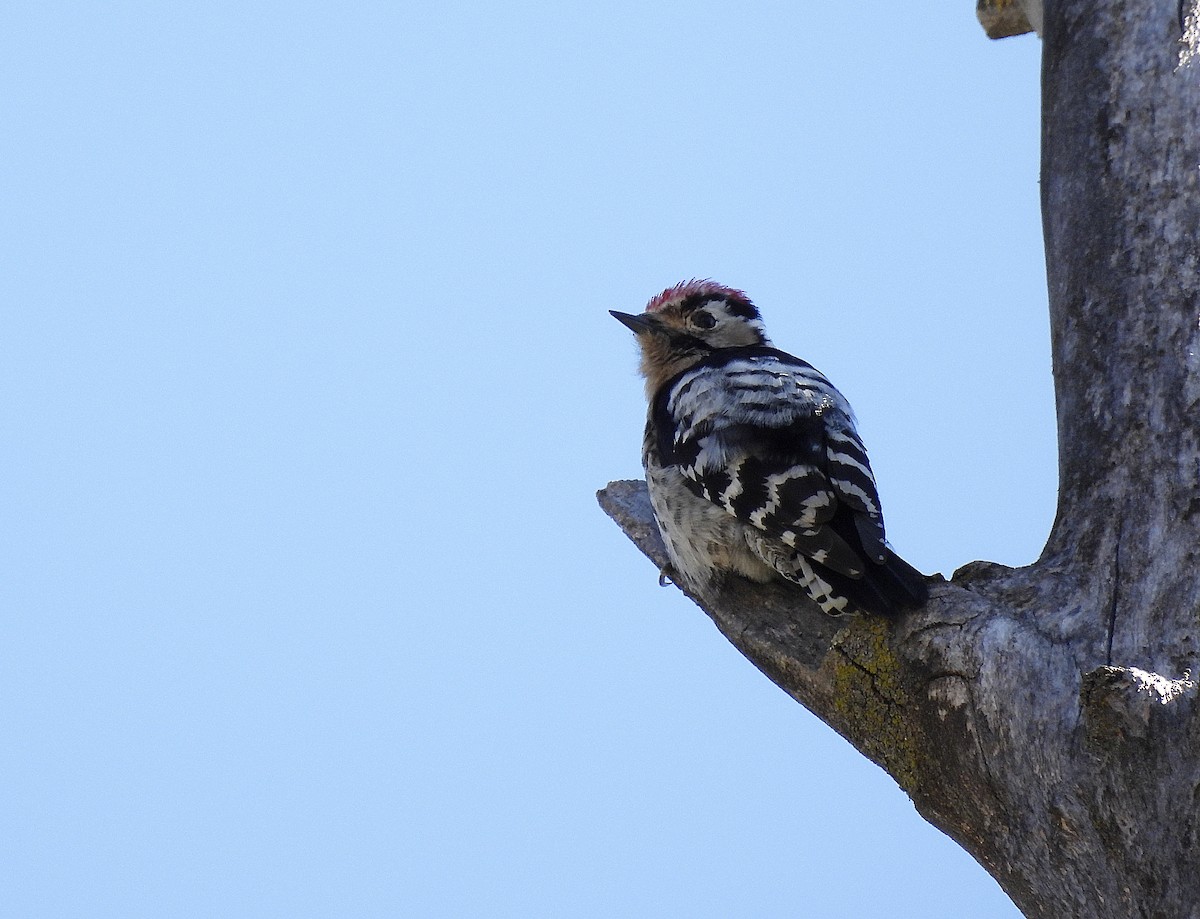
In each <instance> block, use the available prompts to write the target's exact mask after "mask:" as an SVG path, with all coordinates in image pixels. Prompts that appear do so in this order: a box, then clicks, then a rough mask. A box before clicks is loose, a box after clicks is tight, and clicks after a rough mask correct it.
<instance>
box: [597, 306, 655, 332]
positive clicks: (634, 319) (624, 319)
mask: <svg viewBox="0 0 1200 919" xmlns="http://www.w3.org/2000/svg"><path fill="white" fill-rule="evenodd" d="M608 312H609V315H611V316H612V318H613V319H615V320H617V322H619V323H621V325H623V326H625V328H627V329H629V330H630V331H632V332H634V333H635V334H637V335H641V334H642V333H643V332H651V331H653V330H654V323H653V322H651V321H650V320H649V319H647V318H646V317H645V315H642V316H634V315H633V314H632V313H618V312H617V311H616V310H609V311H608Z"/></svg>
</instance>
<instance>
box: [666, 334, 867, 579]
mask: <svg viewBox="0 0 1200 919" xmlns="http://www.w3.org/2000/svg"><path fill="white" fill-rule="evenodd" d="M755 351H756V352H757V353H750V354H737V355H718V356H715V357H714V359H713V360H711V361H706V362H704V363H702V364H700V365H698V366H696V367H694V368H692V369H691V370H689V371H686V372H685V373H683V374H681V375H680V377H679V378H678V380H677V381H676V382H675V384H674V385H673V386H670V387H668V390H667V392H665V393H664V394H663V395H664V396H665V397H666V398H665V400H664V402H663V403H662V404H661V405H660V407H659V408H660V411H661V412H662V413H663V415H664V416H665V417H661V418H660V419H659V420H660V424H659V427H658V430H659V431H660V435H661V437H662V441H663V442H660V444H659V452H660V454H661V455H662V456H663V458H664V460H667V461H669V462H674V463H676V464H678V466H679V468H680V470H681V471H682V473H683V475H684V477H685V479H686V481H687V483H688V486H689V487H690V488H691V489H692V491H693V492H695V493H696V494H697V495H699V496H701V497H703V498H706V499H707V500H709V501H712V502H714V503H715V504H718V505H720V506H721V507H723V508H724V509H725V510H727V511H728V512H729V513H731V514H733V515H734V516H735V517H737V518H738V519H739V520H742V521H743V522H745V523H748V524H750V525H752V526H754V527H756V528H757V529H759V530H761V531H762V532H763V533H765V534H767V535H768V536H771V537H774V538H776V539H778V540H780V541H781V542H782V543H784V544H785V545H787V546H790V547H791V548H793V549H796V550H798V551H799V552H800V553H802V554H803V555H805V556H808V557H810V558H812V559H813V560H814V561H817V562H820V563H821V564H823V565H825V566H826V567H828V568H830V569H832V570H834V571H837V572H839V573H841V574H844V575H847V576H849V577H851V578H857V577H859V576H861V575H862V573H863V569H864V562H865V561H866V560H867V559H870V560H871V561H873V562H879V561H882V560H883V558H884V556H885V548H884V532H883V518H882V515H881V514H880V509H879V497H878V495H877V493H876V489H875V479H874V476H873V475H872V473H871V467H870V464H869V463H868V461H867V455H866V451H865V449H864V448H863V445H862V442H861V441H860V440H859V438H858V434H857V433H856V432H855V430H854V421H853V416H852V415H851V412H850V406H849V405H848V404H847V403H846V400H845V399H844V398H843V397H842V395H841V393H839V392H838V391H837V390H836V389H835V388H834V387H833V385H832V384H831V383H830V382H829V381H828V380H826V379H825V377H824V376H823V375H822V374H821V373H820V372H819V371H817V370H816V369H815V368H813V367H812V366H811V365H809V364H807V363H806V362H804V361H801V360H799V359H797V358H793V357H791V356H790V355H787V354H784V353H783V352H776V351H774V350H773V349H755ZM664 422H665V423H664ZM668 436H669V442H667V440H668ZM864 556H865V557H864Z"/></svg>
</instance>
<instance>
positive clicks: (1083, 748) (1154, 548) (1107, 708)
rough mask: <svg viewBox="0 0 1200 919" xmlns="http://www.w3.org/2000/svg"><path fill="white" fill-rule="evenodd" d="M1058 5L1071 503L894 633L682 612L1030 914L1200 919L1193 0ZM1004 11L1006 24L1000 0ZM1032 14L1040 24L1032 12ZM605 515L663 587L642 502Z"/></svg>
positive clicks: (778, 593) (1065, 489)
mask: <svg viewBox="0 0 1200 919" xmlns="http://www.w3.org/2000/svg"><path fill="white" fill-rule="evenodd" d="M1187 4H1188V5H1187V7H1186V9H1185V13H1186V14H1187V15H1185V17H1184V24H1185V28H1184V29H1183V30H1182V32H1181V27H1180V8H1179V0H1052V2H1048V3H1047V5H1046V9H1045V20H1044V23H1043V25H1044V32H1043V35H1044V44H1043V74H1042V83H1043V142H1042V186H1041V188H1042V213H1043V223H1044V232H1045V237H1046V263H1047V275H1048V282H1049V284H1048V289H1049V295H1050V320H1051V335H1052V346H1053V354H1054V379H1055V395H1056V399H1057V407H1058V430H1059V472H1060V489H1059V506H1058V515H1057V518H1056V520H1055V525H1054V528H1053V532H1052V534H1051V537H1050V540H1049V542H1048V543H1047V545H1046V549H1045V550H1044V552H1043V553H1042V557H1041V558H1040V559H1039V560H1038V561H1037V563H1035V564H1034V565H1032V566H1029V567H1027V568H1021V569H1010V568H1005V567H1003V566H1000V565H995V564H992V563H989V562H973V563H971V564H969V565H966V566H964V567H963V568H961V569H959V570H958V571H957V572H955V574H954V577H953V579H952V580H951V581H949V582H947V581H945V580H940V579H939V580H937V581H936V582H934V583H933V584H932V585H931V591H930V599H929V602H928V603H927V604H926V605H925V607H924V608H922V609H920V610H917V611H914V612H911V613H909V614H906V615H905V616H902V617H900V618H899V619H896V620H894V621H889V620H884V619H881V618H867V619H854V620H848V621H847V620H833V619H827V618H825V617H824V616H822V615H821V614H820V613H819V612H818V611H817V610H816V609H815V608H814V607H812V606H811V605H810V604H809V603H808V602H807V601H806V600H805V599H804V598H803V597H802V595H799V592H798V591H794V590H789V589H788V588H787V586H786V585H765V586H761V585H755V584H751V583H750V582H747V581H742V580H738V579H730V583H729V584H728V585H726V586H724V587H722V588H721V589H719V590H718V591H716V592H715V593H714V594H713V595H712V596H698V595H693V596H692V599H693V600H695V601H696V602H697V603H698V604H699V605H700V606H701V607H702V608H703V609H704V610H705V611H706V612H707V613H708V615H709V616H710V617H711V618H712V620H713V621H714V622H715V623H716V625H717V627H718V628H719V629H720V630H721V631H722V633H724V634H725V636H726V637H727V638H728V639H729V640H730V641H731V642H732V643H733V644H734V645H735V646H736V647H737V648H738V649H739V650H740V651H741V652H742V653H743V654H744V655H746V657H747V658H749V659H750V660H751V661H752V662H753V663H754V664H755V665H756V666H757V667H758V668H759V669H760V670H762V671H763V673H765V674H766V675H767V676H768V677H770V678H771V679H772V680H773V681H775V683H777V684H778V685H779V686H780V687H781V688H783V689H784V690H785V691H786V692H788V693H789V694H790V695H791V696H792V697H793V698H795V699H796V700H798V701H799V702H801V703H802V704H804V705H805V706H806V707H808V708H809V709H810V710H811V711H813V712H814V713H815V714H816V715H817V716H818V717H820V718H821V719H822V720H824V721H825V722H826V723H827V724H829V725H830V726H831V727H833V728H834V729H835V730H836V731H838V732H839V733H840V734H841V735H842V736H843V737H845V738H846V739H847V740H849V741H850V742H851V743H852V744H854V745H855V747H857V748H858V749H859V750H860V751H862V753H863V754H864V755H866V756H868V757H869V758H870V759H872V760H873V761H874V762H876V763H878V764H879V765H880V766H882V767H883V768H884V769H886V770H887V771H888V773H889V774H890V775H892V777H893V778H895V779H896V781H897V782H898V783H899V784H900V786H901V787H902V788H904V790H905V791H907V792H908V794H909V795H910V796H911V797H912V799H913V802H914V803H915V804H916V806H917V808H918V810H919V811H920V813H921V814H922V815H923V816H924V817H925V818H926V819H928V820H929V821H930V822H931V823H933V824H934V825H935V826H938V827H940V828H941V829H942V830H944V831H945V832H946V833H948V834H949V835H950V836H951V837H953V838H954V839H956V840H957V841H958V842H960V843H961V844H962V845H963V847H964V848H966V849H967V851H969V852H970V853H971V854H972V855H973V856H975V858H976V859H978V860H979V862H980V863H981V864H983V865H984V867H985V868H987V869H988V871H990V872H991V873H992V875H993V876H994V877H995V878H996V879H997V880H998V881H999V883H1000V884H1001V886H1002V887H1003V888H1004V889H1005V891H1007V892H1008V894H1009V895H1010V896H1011V897H1012V898H1013V900H1014V902H1015V903H1016V904H1017V906H1018V907H1019V908H1020V909H1021V910H1022V911H1023V912H1024V913H1025V915H1027V916H1029V917H1044V919H1062V917H1106V919H1109V917H1111V919H1128V917H1131V916H1145V917H1151V916H1154V917H1167V916H1169V917H1172V919H1176V917H1185V919H1186V917H1194V919H1200V755H1198V753H1200V717H1198V716H1197V711H1196V709H1197V705H1196V698H1197V690H1196V684H1195V683H1194V682H1193V681H1192V679H1191V673H1192V672H1193V671H1194V670H1195V669H1196V659H1197V654H1198V653H1200V652H1198V649H1197V643H1198V640H1200V638H1198V635H1197V632H1198V627H1200V577H1198V576H1197V572H1200V423H1198V421H1200V73H1198V72H1196V70H1195V65H1192V66H1190V67H1189V66H1181V63H1180V61H1181V52H1180V48H1181V47H1182V48H1183V49H1184V52H1185V55H1184V56H1185V57H1186V52H1188V50H1189V49H1192V50H1193V51H1194V49H1195V48H1196V47H1200V39H1197V38H1196V37H1195V36H1196V34H1197V31H1196V30H1197V29H1200V26H1198V25H1197V22H1200V19H1198V18H1197V17H1200V13H1197V12H1196V10H1197V9H1198V8H1200V6H1198V5H1197V2H1196V0H1187ZM992 5H993V6H1011V4H1008V3H1001V2H999V0H997V2H995V3H993V4H992ZM1034 5H1035V6H1038V5H1037V4H1034ZM599 498H600V502H601V504H602V506H603V507H604V509H605V511H606V512H607V513H608V514H609V515H610V516H612V517H613V519H614V520H616V521H617V523H618V524H619V525H620V526H621V528H622V529H623V530H625V532H626V533H627V534H628V535H629V536H630V538H631V539H633V540H634V542H635V543H636V544H637V545H638V547H639V548H640V549H641V550H642V551H643V552H644V553H645V554H646V555H647V556H649V557H650V558H651V559H652V560H653V561H654V562H655V564H656V565H658V566H659V567H660V568H661V567H662V566H664V565H665V564H666V557H665V553H664V551H663V547H662V543H661V540H660V538H659V536H658V532H657V528H656V525H655V523H654V519H653V515H652V513H651V510H650V505H649V501H648V499H647V497H646V494H645V486H644V484H643V483H641V482H614V483H613V484H611V485H610V486H608V488H606V489H604V490H603V491H601V492H600V495H599Z"/></svg>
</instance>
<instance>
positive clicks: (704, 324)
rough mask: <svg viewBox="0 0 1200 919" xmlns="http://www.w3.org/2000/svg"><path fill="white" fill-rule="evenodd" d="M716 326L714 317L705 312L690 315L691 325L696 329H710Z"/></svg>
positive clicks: (699, 311) (698, 311)
mask: <svg viewBox="0 0 1200 919" xmlns="http://www.w3.org/2000/svg"><path fill="white" fill-rule="evenodd" d="M716 324H717V320H716V317H714V316H713V314H712V313H710V312H708V311H707V310H697V311H696V312H694V313H692V325H694V326H695V327H696V328H698V329H711V328H712V327H713V326H715V325H716Z"/></svg>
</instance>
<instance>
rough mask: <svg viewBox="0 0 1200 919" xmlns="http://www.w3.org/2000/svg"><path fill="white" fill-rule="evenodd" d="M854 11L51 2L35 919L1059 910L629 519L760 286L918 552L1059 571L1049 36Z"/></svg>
mask: <svg viewBox="0 0 1200 919" xmlns="http://www.w3.org/2000/svg"><path fill="white" fill-rule="evenodd" d="M810 6H811V5H810ZM825 6H826V7H827V8H823V9H821V10H811V9H807V8H805V7H804V6H803V5H799V4H782V3H781V4H774V3H751V4H749V5H744V4H743V5H740V6H737V7H734V6H730V5H729V4H718V3H708V2H695V3H672V4H663V5H660V6H656V7H653V8H647V6H646V5H645V4H634V3H616V4H611V5H607V6H603V7H598V6H596V5H594V4H592V5H575V6H569V7H566V8H557V7H550V6H547V5H539V4H519V3H518V4H505V5H490V6H489V5H483V6H481V5H478V4H466V3H461V2H440V3H437V4H428V5H413V4H394V3H369V2H350V3H342V4H336V5H334V4H328V5H318V4H310V3H303V2H302V3H299V4H297V3H290V4H282V3H279V4H273V3H266V2H251V3H238V4H233V3H212V4H204V5H196V6H182V5H174V4H155V3H124V2H115V3H109V4H81V3H55V2H46V3H40V4H36V5H30V6H26V7H25V8H22V9H17V10H14V11H11V12H10V14H9V16H8V17H7V22H6V28H5V30H4V33H5V34H4V35H3V36H2V37H0V80H2V84H0V85H2V86H3V92H2V93H0V113H2V115H3V123H4V124H5V130H4V132H3V133H2V134H0V151H2V154H3V162H4V164H5V165H4V169H3V170H0V214H2V215H3V216H0V234H2V236H3V248H4V252H5V255H6V257H5V263H6V267H5V270H4V272H3V274H2V275H0V299H2V301H3V303H4V309H3V310H2V311H0V317H2V318H0V322H2V324H3V326H2V334H0V381H2V385H3V387H4V394H5V397H4V399H3V400H2V402H0V412H2V415H0V423H2V424H3V430H4V432H5V436H4V438H3V441H4V446H3V448H2V449H3V454H4V467H5V472H4V480H5V484H4V487H3V489H0V495H2V500H3V507H2V508H0V519H2V520H3V523H2V524H0V538H2V540H3V543H2V546H3V568H4V571H5V577H3V578H2V579H0V607H2V609H3V617H2V619H0V621H2V622H3V635H2V636H0V694H2V698H3V702H0V718H2V723H0V729H2V730H3V733H4V736H5V738H6V743H5V744H4V745H3V749H2V751H0V771H2V772H3V774H4V775H5V776H6V778H5V780H4V782H3V785H4V791H3V793H2V794H0V822H2V823H3V825H4V827H5V832H4V834H3V840H2V841H0V846H2V847H3V852H2V855H0V857H2V860H3V864H4V866H5V868H4V874H5V876H6V878H7V880H6V881H5V889H6V893H5V899H6V900H7V902H8V905H7V907H6V909H7V910H8V911H9V912H11V914H12V915H20V916H25V917H58V916H85V915H86V916H89V917H109V916H111V917H140V916H147V917H163V916H200V915H220V916H232V917H239V916H246V917H271V916H280V917H284V916H286V917H319V916H330V917H345V916H354V917H368V916H422V917H425V916H429V917H438V916H488V917H491V916H496V917H530V916H547V917H549V916H555V917H557V916H572V917H612V916H621V917H641V916H645V917H654V916H688V917H726V916H733V915H744V916H757V915H784V914H787V915H797V916H808V915H829V916H856V915H864V914H866V915H873V914H882V913H883V912H884V911H885V910H886V914H887V915H889V916H890V917H892V919H902V917H918V916H919V917H923V919H928V917H935V919H936V917H963V916H971V917H975V919H992V917H1014V916H1016V915H1017V913H1016V911H1015V909H1013V908H1012V907H1011V905H1009V904H1008V902H1007V900H1006V899H1005V898H1004V896H1003V895H1002V894H1001V892H1000V891H999V889H998V887H997V886H996V885H995V883H994V882H993V881H991V879H990V878H988V877H987V875H986V874H985V873H984V872H983V871H982V869H980V868H979V867H977V866H976V865H975V863H974V862H973V861H971V859H970V858H969V857H968V856H966V855H965V854H963V853H962V852H961V851H960V850H959V849H958V848H957V847H956V846H955V845H954V844H953V843H951V842H950V841H949V840H948V839H946V838H945V837H944V836H942V835H941V834H940V833H939V832H938V831H937V830H935V829H933V828H931V827H929V826H928V825H926V824H924V823H923V822H922V821H921V819H920V818H919V817H918V816H917V815H916V813H915V811H914V810H913V808H912V805H911V803H910V802H909V801H908V799H907V798H906V796H905V795H904V793H903V792H902V791H900V790H899V789H898V788H897V787H896V785H895V783H894V782H892V781H891V779H889V778H888V777H887V776H886V775H885V774H884V773H883V772H881V771H880V770H879V769H877V768H876V767H875V766H873V765H871V764H870V763H868V762H866V761H865V760H863V759H862V758H861V757H859V756H858V755H857V754H856V753H855V752H854V751H853V750H852V749H851V748H850V747H849V746H848V745H847V744H845V743H844V742H843V741H842V740H841V739H840V738H838V737H837V736H835V735H834V734H833V733H832V732H831V731H830V730H829V729H827V728H826V727H824V726H823V725H822V724H821V723H820V722H819V721H817V720H816V719H815V718H814V717H813V716H811V715H810V714H809V713H807V712H806V711H804V710H803V709H802V708H800V707H799V706H797V705H796V704H795V703H793V702H791V701H790V700H789V699H788V698H787V697H786V696H784V694H783V693H781V692H780V691H779V690H777V689H776V688H775V687H773V686H772V685H771V684H770V683H769V682H767V680H766V679H765V678H763V677H762V676H761V675H760V674H758V672H757V671H755V670H754V668H753V667H752V666H751V665H750V664H748V663H747V662H746V661H745V660H743V659H742V658H741V657H740V656H739V655H737V653H736V652H735V651H733V649H732V648H731V647H730V646H728V645H727V644H726V643H725V642H724V640H723V639H721V637H720V636H719V635H718V633H717V632H716V630H715V629H714V628H713V627H712V625H711V624H710V623H709V621H708V620H707V619H706V617H705V616H704V615H703V613H701V612H700V611H699V610H698V609H696V608H695V607H694V606H692V605H691V604H690V603H689V602H688V601H686V600H685V599H684V598H683V597H681V596H680V595H679V594H677V593H676V592H673V591H671V590H664V589H659V588H658V587H657V586H656V584H655V577H656V572H655V571H654V569H653V568H652V567H651V566H650V564H649V563H648V562H646V561H645V560H644V559H643V558H641V557H640V556H639V555H638V554H637V552H636V550H634V549H633V547H632V546H631V545H630V544H629V543H628V542H627V541H626V540H625V539H624V537H623V536H622V535H621V534H620V533H619V532H618V531H617V529H616V528H615V527H614V526H613V525H612V524H611V523H610V522H609V521H608V520H607V519H606V518H605V517H604V516H603V514H602V513H601V512H600V510H599V509H598V508H597V506H596V504H595V499H594V492H595V490H596V489H597V488H598V487H601V486H602V485H603V484H604V483H605V482H607V481H608V480H610V479H614V478H628V477H634V476H637V475H640V467H639V449H640V439H641V426H642V419H643V413H644V403H643V396H642V392H641V383H640V381H639V380H638V378H637V376H636V373H635V363H636V362H635V354H634V345H633V342H632V340H631V336H630V335H629V333H628V332H627V331H626V330H625V329H623V328H622V327H621V326H619V325H618V324H617V323H615V322H613V321H612V319H611V318H610V317H609V316H608V310H609V309H620V310H625V311H637V310H638V309H639V308H640V307H641V306H642V304H644V302H645V301H646V299H648V298H649V297H650V296H651V295H652V294H654V293H656V292H657V291H659V290H661V289H662V288H664V287H666V286H668V285H670V284H672V283H674V282H676V281H678V280H681V279H683V278H689V277H696V276H699V277H713V278H717V279H719V280H721V281H723V282H724V283H727V284H731V285H734V286H737V287H741V288H743V289H745V290H746V291H748V292H749V294H750V295H751V296H752V297H753V298H754V299H755V301H756V302H757V303H758V305H759V306H760V308H761V309H762V312H763V314H764V316H765V319H766V321H767V324H768V328H769V330H770V331H771V334H772V336H773V338H774V339H775V341H776V343H777V344H778V345H780V346H781V347H783V348H785V349H787V350H790V351H792V352H794V353H796V354H798V355H800V356H802V357H804V358H806V359H808V360H810V361H811V362H812V363H814V364H815V365H816V366H818V367H819V368H821V369H822V370H823V371H824V372H825V373H826V374H827V375H829V376H830V377H831V378H832V379H833V380H834V381H835V382H836V383H837V384H838V386H839V387H840V388H841V389H842V390H843V392H844V393H845V394H846V395H847V396H848V397H849V398H850V400H851V401H852V403H853V404H854V406H855V408H856V410H857V413H858V416H859V421H860V429H861V432H862V434H863V436H864V438H865V439H866V441H867V444H868V446H869V448H870V450H871V455H872V460H873V463H874V466H875V469H876V472H877V475H878V478H879V481H880V487H881V491H882V494H883V499H884V507H885V511H886V513H887V516H888V524H889V536H890V538H891V541H892V542H893V544H894V545H895V546H896V548H897V549H898V550H899V551H900V552H901V553H902V554H903V555H905V556H906V557H907V558H909V559H910V560H911V561H912V562H913V563H914V564H916V565H917V566H918V567H920V568H922V569H923V570H926V571H941V572H944V573H946V574H949V573H950V572H951V571H953V569H955V568H956V567H958V566H959V565H962V564H964V563H966V562H968V561H971V560H973V559H977V558H986V559H992V560H995V561H999V562H1003V563H1006V564H1014V565H1015V564H1024V563H1027V562H1030V561H1032V560H1033V559H1034V558H1035V557H1036V556H1037V554H1038V552H1039V551H1040V548H1041V545H1042V543H1043V541H1044V539H1045V537H1046V534H1047V532H1048V530H1049V526H1050V523H1051V520H1052V518H1053V511H1054V491H1055V466H1056V459H1055V444H1054V416H1053V400H1052V379H1051V373H1050V358H1049V346H1048V341H1047V323H1046V316H1045V287H1044V278H1043V260H1042V253H1041V230H1040V218H1039V214H1038V186H1037V131H1038V99H1037V87H1038V56H1039V51H1040V48H1039V46H1038V43H1037V40H1036V39H1033V38H1031V37H1026V38H1021V39H1012V40H1008V41H1005V42H999V43H995V42H989V41H987V40H986V39H985V38H984V36H983V33H982V31H981V30H980V29H979V27H978V25H977V24H976V23H975V21H974V19H973V13H972V9H971V4H969V3H962V4H958V5H954V4H947V5H938V8H937V9H936V10H934V9H933V7H932V5H931V7H930V10H929V11H928V12H927V13H923V14H922V15H923V16H924V18H916V15H915V13H914V12H913V11H911V10H909V11H906V13H907V17H906V18H904V19H899V18H897V17H896V7H895V6H894V4H883V3H875V2H870V3H867V4H855V5H842V6H839V5H836V4H827V5H825Z"/></svg>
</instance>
